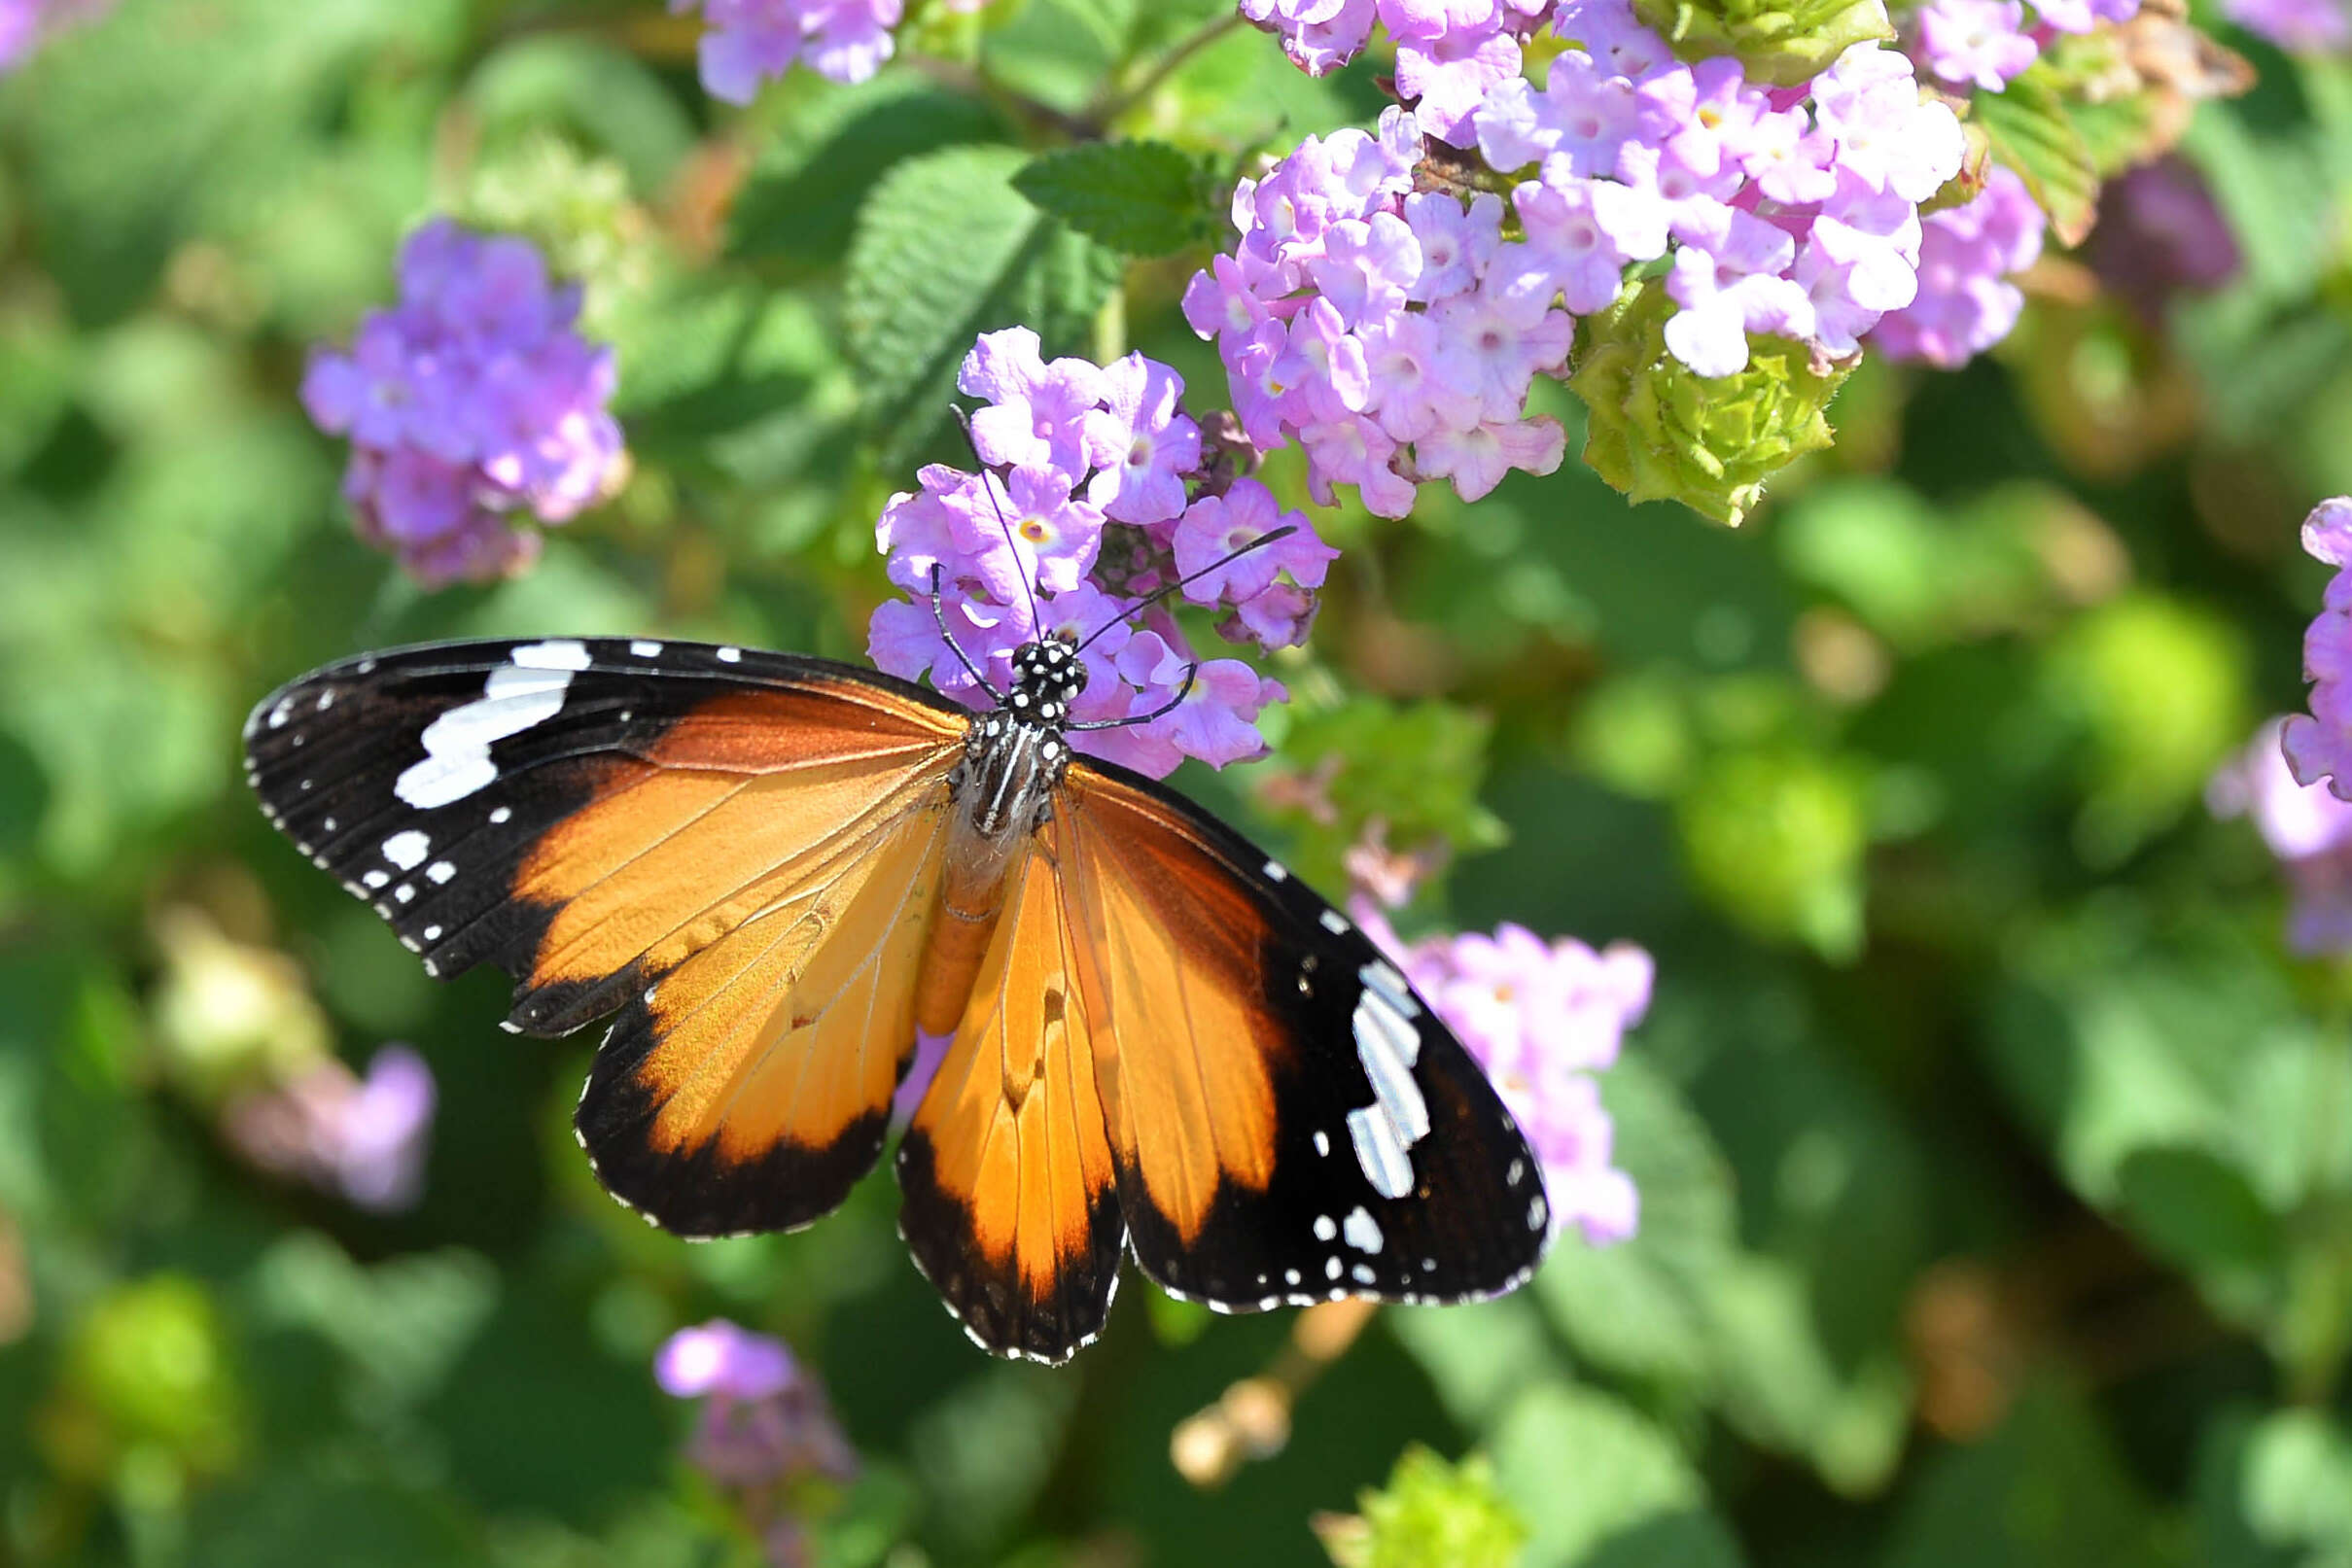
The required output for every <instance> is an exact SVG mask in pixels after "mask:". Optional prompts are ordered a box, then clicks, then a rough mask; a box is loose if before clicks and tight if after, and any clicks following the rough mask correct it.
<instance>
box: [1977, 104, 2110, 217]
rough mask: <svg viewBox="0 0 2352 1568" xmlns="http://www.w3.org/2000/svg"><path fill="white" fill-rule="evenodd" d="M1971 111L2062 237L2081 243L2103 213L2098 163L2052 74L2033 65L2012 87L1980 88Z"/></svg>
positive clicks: (1997, 153)
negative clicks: (1987, 89)
mask: <svg viewBox="0 0 2352 1568" xmlns="http://www.w3.org/2000/svg"><path fill="white" fill-rule="evenodd" d="M1970 114H1971V116H1972V117H1973V118H1974V119H1975V121H1976V122H1977V123H1978V124H1979V125H1981V126H1982V127H1983V130H1984V136H1985V139H1986V141H1988V142H1989V143H1990V144H1991V146H1992V156H1993V157H1996V158H1998V159H1999V160H2000V161H2001V162H2002V163H2004V164H2006V165H2008V166H2009V167H2010V168H2011V169H2014V170H2015V171H2017V174H2018V176H2019V178H2020V179H2022V180H2023V181H2024V182H2025V189H2026V190H2027V191H2029V192H2032V194H2033V199H2034V200H2035V201H2037V202H2039V203H2040V204H2041V207H2042V210H2043V211H2044V212H2045V213H2047V214H2049V215H2050V229H2051V232H2052V233H2053V234H2054V235H2055V236H2056V238H2057V241H2058V243H2059V244H2061V245H2079V244H2081V243H2082V241H2083V237H2084V236H2085V235H2086V234H2089V232H2090V226H2091V224H2092V222H2093V221H2094V220H2095V219H2096V218H2097V217H2098V200H2099V172H2098V165H2097V163H2096V161H2095V160H2094V159H2093V158H2092V157H2091V152H2090V144H2089V142H2087V141H2086V140H2084V138H2083V133H2082V131H2081V130H2080V129H2078V128H2077V127H2076V125H2075V123H2074V121H2073V120H2072V118H2070V117H2069V115H2068V114H2067V111H2066V102H2065V100H2064V99H2063V98H2061V97H2060V96H2059V95H2058V92H2057V89H2056V88H2055V87H2052V86H2051V85H2050V82H2049V80H2048V79H2047V77H2046V76H2044V75H2042V74H2039V73H2037V71H2035V70H2032V69H2028V70H2027V71H2026V72H2025V74H2024V75H2023V76H2020V77H2019V78H2018V79H2017V80H2016V81H2014V82H2012V83H2010V84H2009V87H2008V90H2007V91H2004V92H1982V91H1980V92H1979V93H1978V94H1977V95H1976V97H1975V98H1974V99H1973V100H1972V101H1971V106H1970Z"/></svg>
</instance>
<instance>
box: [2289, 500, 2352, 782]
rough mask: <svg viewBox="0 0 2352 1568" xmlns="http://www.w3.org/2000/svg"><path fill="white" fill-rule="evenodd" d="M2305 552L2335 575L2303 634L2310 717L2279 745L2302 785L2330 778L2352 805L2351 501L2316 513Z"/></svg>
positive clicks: (2306, 525) (2297, 719) (2307, 525)
mask: <svg viewBox="0 0 2352 1568" xmlns="http://www.w3.org/2000/svg"><path fill="white" fill-rule="evenodd" d="M2303 548H2304V550H2305V551H2307V552H2308V553H2309V554H2311V555H2312V556H2313V557H2315V558H2317V559H2319V560H2322V561H2325V562H2327V563H2328V565H2330V566H2332V567H2334V568H2335V569H2336V570H2335V575H2334V577H2332V578H2330V579H2329V581H2328V592H2327V598H2326V600H2325V601H2324V608H2323V609H2322V610H2321V611H2320V614H2319V618H2318V619H2317V620H2315V621H2313V622H2312V623H2311V629H2310V630H2309V631H2307V632H2305V633H2304V634H2303V679H2306V680H2309V681H2311V682H2313V685H2312V688H2311V712H2310V713H2308V714H2296V715H2295V716H2294V717H2293V718H2290V719H2288V720H2287V723H2286V728H2285V730H2284V732H2283V733H2282V734H2281V736H2280V745H2281V747H2282V748H2283V749H2284V750H2285V752H2286V755H2287V764H2288V766H2289V767H2291V768H2293V769H2294V770H2295V778H2296V782H2297V783H2298V784H2318V783H2319V782H2320V781H2321V780H2322V779H2329V780H2331V784H2330V785H2329V787H2331V788H2332V789H2334V791H2335V794H2336V797H2337V798H2338V799H2342V800H2352V496H2335V497H2334V498H2332V499H2330V500H2327V501H2323V502H2321V503H2320V504H2319V505H2317V506H2314V507H2313V508H2312V509H2311V514H2310V515H2309V516H2308V517H2305V518H2304V519H2303Z"/></svg>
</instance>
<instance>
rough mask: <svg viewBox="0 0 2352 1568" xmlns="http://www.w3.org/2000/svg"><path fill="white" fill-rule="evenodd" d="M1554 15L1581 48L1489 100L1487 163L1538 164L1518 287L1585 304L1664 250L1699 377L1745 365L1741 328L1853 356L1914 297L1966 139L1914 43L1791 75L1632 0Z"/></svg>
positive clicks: (1679, 354) (1523, 202) (1677, 342)
mask: <svg viewBox="0 0 2352 1568" xmlns="http://www.w3.org/2000/svg"><path fill="white" fill-rule="evenodd" d="M1561 24H1562V26H1563V27H1572V28H1573V36H1574V37H1575V38H1576V39H1577V40H1578V41H1579V42H1580V43H1582V44H1583V45H1584V47H1583V48H1581V49H1572V50H1570V51H1568V52H1565V53H1563V54H1562V55H1561V57H1560V58H1559V59H1557V60H1555V61H1554V62H1553V65H1552V72H1551V76H1550V78H1549V79H1548V80H1547V81H1546V83H1545V84H1544V87H1543V88H1542V89H1541V90H1540V91H1538V90H1537V89H1536V87H1534V86H1533V85H1532V84H1530V83H1528V82H1527V81H1525V80H1524V79H1520V80H1514V81H1511V82H1506V83H1504V84H1502V85H1501V86H1499V87H1496V88H1495V90H1494V91H1493V92H1492V94H1490V95H1489V97H1488V101H1487V104H1486V105H1485V107H1484V108H1482V109H1481V110H1480V112H1479V120H1478V144H1479V151H1480V153H1481V155H1482V156H1483V157H1485V158H1486V160H1487V162H1488V164H1489V165H1491V166H1492V167H1493V168H1495V169H1497V170H1501V171H1520V170H1527V169H1529V168H1532V169H1533V170H1534V171H1535V173H1534V178H1532V179H1529V180H1527V181H1526V182H1525V183H1523V184H1521V185H1520V186H1518V188H1517V189H1516V190H1514V191H1513V192H1512V203H1513V205H1514V207H1516V208H1517V210H1518V213H1519V216H1520V221H1521V224H1522V226H1523V227H1524V229H1525V230H1526V233H1527V243H1526V245H1525V247H1524V248H1522V249H1521V250H1520V251H1518V252H1517V253H1516V255H1515V261H1516V265H1515V267H1513V268H1512V269H1510V272H1511V275H1510V276H1509V278H1508V280H1507V283H1508V286H1510V287H1513V288H1515V289H1516V290H1517V291H1518V292H1519V293H1521V294H1523V295H1527V294H1543V293H1545V292H1546V291H1547V290H1548V289H1557V291H1558V292H1559V294H1560V297H1561V298H1562V302H1563V303H1564V304H1565V305H1566V306H1567V308H1568V309H1570V310H1571V311H1574V312H1576V313H1578V314H1586V313H1589V312H1591V311H1594V310H1597V309H1599V308H1601V306H1603V305H1605V304H1607V303H1608V302H1609V300H1611V299H1614V298H1615V297H1616V285H1617V283H1618V280H1619V279H1620V278H1621V276H1622V274H1623V270H1624V268H1625V267H1627V266H1628V265H1632V264H1636V263H1642V262H1653V261H1660V260H1662V259H1663V260H1665V261H1667V266H1668V270H1667V284H1666V289H1667V296H1669V297H1670V298H1671V299H1672V300H1673V301H1674V303H1675V304H1676V305H1677V306H1679V307H1680V308H1679V309H1678V310H1677V311H1676V313H1675V314H1674V316H1673V317H1672V318H1671V319H1670V320H1669V321H1668V322H1667V328H1666V342H1667V349H1668V350H1669V351H1670V352H1671V353H1672V354H1673V355H1674V357H1675V358H1676V359H1678V360H1680V361H1681V362H1682V363H1683V364H1684V365H1686V366H1689V367H1690V368H1691V369H1692V370H1694V371H1696V372H1698V373H1699V374H1700V375H1703V376H1723V375H1732V374H1735V373H1737V372H1738V371H1739V370H1742V369H1744V368H1745V367H1746V366H1747V363H1748V345H1747V338H1748V334H1749V333H1750V332H1763V333H1767V334H1770V335H1773V336H1776V337H1786V338H1792V339H1796V340H1798V341H1802V342H1809V343H1812V344H1814V345H1816V346H1817V347H1818V348H1819V349H1820V350H1821V352H1822V353H1823V354H1824V355H1825V356H1827V357H1829V358H1831V359H1843V358H1844V357H1846V356H1848V355H1850V354H1853V353H1854V352H1855V351H1856V350H1857V349H1859V347H1860V346H1861V337H1862V334H1863V333H1864V332H1866V331H1869V330H1870V329H1871V328H1872V327H1873V326H1875V325H1876V324H1877V323H1878V318H1879V317H1880V316H1881V315H1883V314H1884V313H1885V312H1887V311H1889V310H1895V309H1899V308H1901V307H1902V306H1903V305H1906V304H1908V303H1910V302H1911V299H1912V297H1913V293H1914V291H1915V289H1916V287H1917V281H1916V269H1917V265H1918V260H1919V242H1920V227H1919V212H1918V208H1919V203H1920V202H1922V201H1925V200H1926V199H1927V198H1928V197H1930V196H1932V195H1934V194H1935V193H1936V192H1937V191H1939V190H1940V189H1942V188H1943V186H1944V185H1945V183H1946V182H1947V181H1948V180H1950V179H1951V178H1952V177H1953V176H1954V175H1956V174H1958V173H1959V172H1960V164H1961V162H1962V159H1963V157H1965V153H1966V148H1965V144H1964V143H1963V141H1962V138H1961V135H1960V122H1959V121H1958V119H1957V118H1956V117H1955V116H1954V115H1953V114H1952V112H1951V110H1950V109H1949V108H1948V107H1947V106H1946V105H1944V104H1942V103H1939V102H1936V101H1934V100H1933V99H1930V98H1927V97H1925V96H1923V95H1922V94H1921V92H1920V90H1919V86H1918V83H1917V82H1916V81H1915V80H1913V75H1912V66H1911V61H1910V60H1909V59H1908V58H1906V57H1905V56H1904V55H1902V54H1901V53H1899V52H1896V51H1894V50H1890V49H1882V48H1880V47H1879V46H1878V45H1876V44H1857V45H1854V46H1853V47H1852V48H1850V49H1848V50H1846V51H1845V52H1843V54H1841V55H1840V56H1839V57H1838V59H1837V61H1836V62H1835V63H1834V64H1833V65H1831V66H1830V68H1829V69H1828V70H1826V71H1824V72H1822V73H1821V74H1820V75H1819V76H1817V77H1815V78H1814V79H1813V80H1812V81H1811V82H1810V83H1809V84H1808V85H1806V86H1805V87H1790V88H1785V89H1782V88H1773V87H1765V86H1763V85H1761V84H1758V83H1753V82H1749V81H1747V80H1746V78H1745V75H1744V73H1743V72H1742V70H1741V68H1740V65H1739V62H1738V60H1735V59H1732V58H1730V57H1728V56H1718V57H1715V58H1712V59H1705V60H1701V61H1699V62H1698V63H1697V64H1695V65H1693V64H1686V63H1684V62H1683V61H1681V60H1678V59H1676V58H1675V57H1674V56H1673V54H1672V53H1671V52H1669V51H1668V50H1667V46H1666V42H1665V41H1664V40H1663V39H1661V38H1660V37H1659V36H1658V35H1657V34H1656V33H1653V32H1651V31H1650V30H1649V29H1648V28H1646V27H1643V26H1642V25H1640V24H1639V23H1638V22H1636V21H1635V20H1634V19H1633V18H1632V14H1631V12H1630V11H1628V10H1627V9H1626V7H1625V5H1624V3H1623V0H1595V3H1591V4H1582V5H1574V6H1563V7H1562V23H1561ZM1604 290H1605V291H1606V292H1605V294H1604V292H1603V291H1604Z"/></svg>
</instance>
